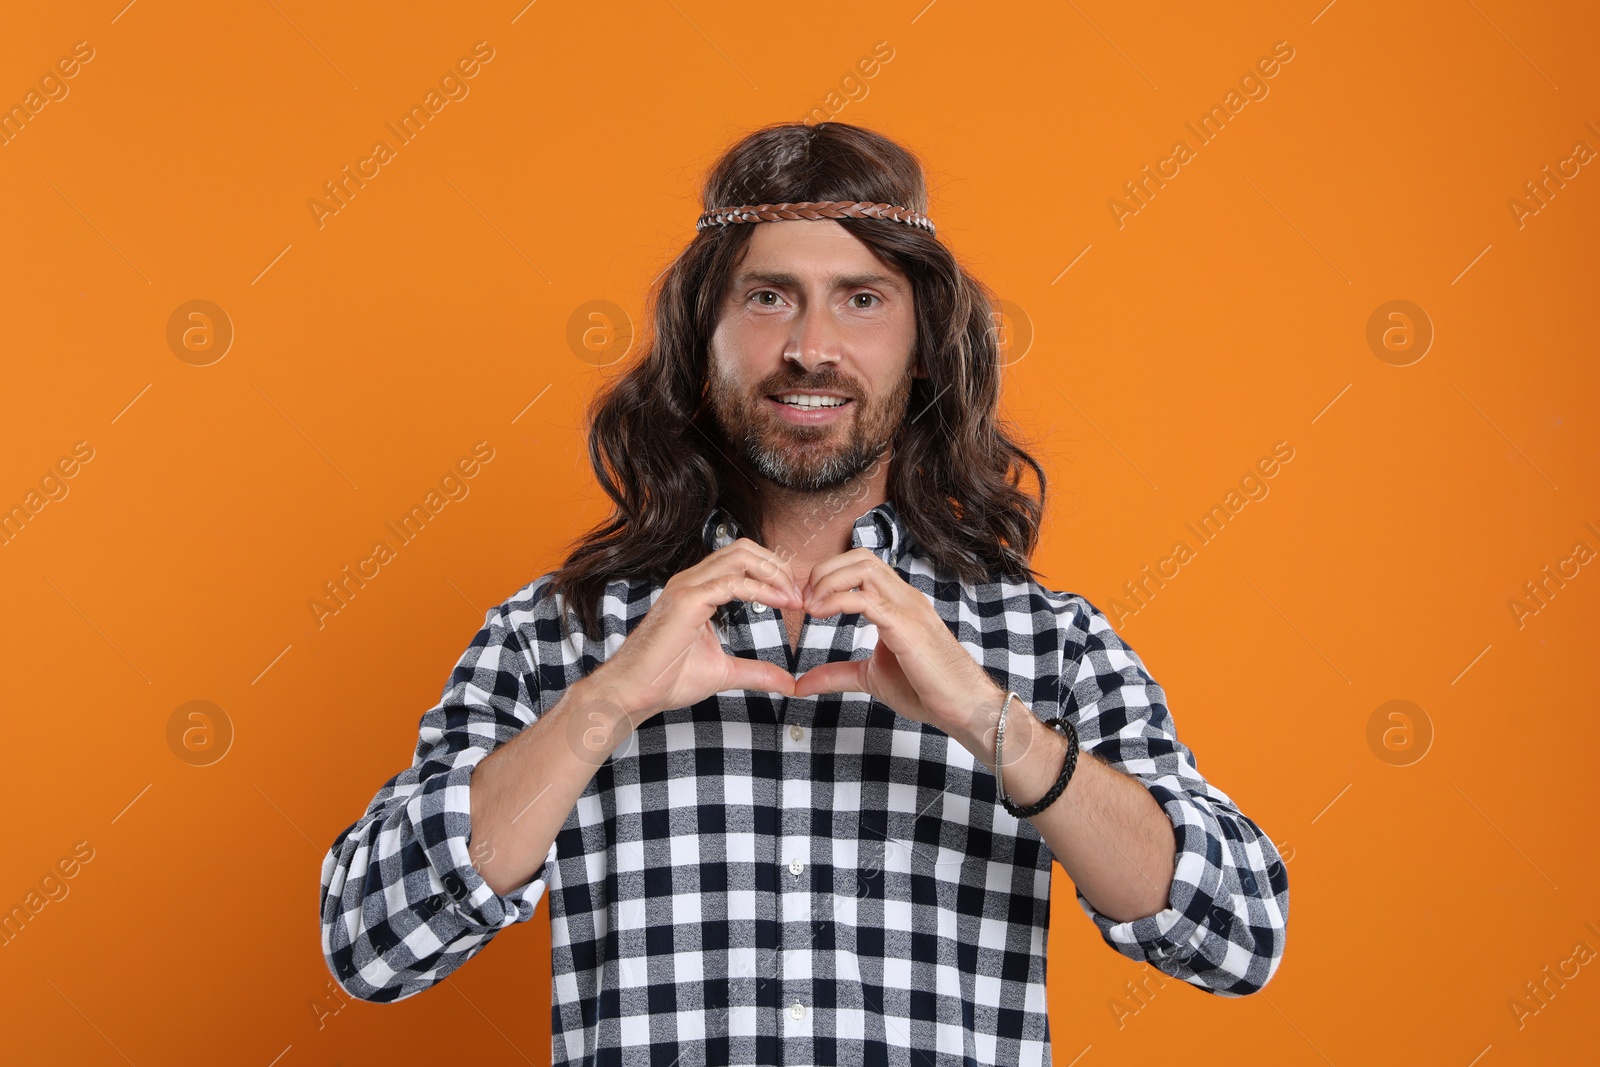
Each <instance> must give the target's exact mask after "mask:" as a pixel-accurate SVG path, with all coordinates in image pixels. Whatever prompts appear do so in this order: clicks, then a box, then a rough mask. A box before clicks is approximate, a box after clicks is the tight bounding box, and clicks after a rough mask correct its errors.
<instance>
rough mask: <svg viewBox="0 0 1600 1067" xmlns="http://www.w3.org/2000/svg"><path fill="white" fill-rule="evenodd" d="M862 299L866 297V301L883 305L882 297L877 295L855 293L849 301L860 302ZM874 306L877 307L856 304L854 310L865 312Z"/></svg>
mask: <svg viewBox="0 0 1600 1067" xmlns="http://www.w3.org/2000/svg"><path fill="white" fill-rule="evenodd" d="M862 297H866V298H867V299H868V300H876V301H877V302H878V303H879V304H881V303H883V297H881V296H879V295H878V294H877V293H856V294H855V295H854V296H852V297H851V298H850V299H851V300H860V299H861V298H862ZM876 306H877V304H866V305H862V304H856V305H855V308H856V310H858V311H865V310H867V308H870V307H876Z"/></svg>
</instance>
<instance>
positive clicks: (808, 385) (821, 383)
mask: <svg viewBox="0 0 1600 1067" xmlns="http://www.w3.org/2000/svg"><path fill="white" fill-rule="evenodd" d="M759 391H760V393H761V395H762V396H772V395H774V394H776V393H790V392H793V393H805V392H829V391H831V392H836V393H843V394H845V395H846V396H851V397H855V396H860V395H861V390H860V388H859V387H858V386H857V385H856V383H855V382H852V381H850V380H848V379H846V378H843V377H841V376H839V375H824V376H822V377H811V378H799V379H796V378H784V379H776V380H774V379H769V380H768V381H765V382H763V383H762V384H761V385H760V387H759Z"/></svg>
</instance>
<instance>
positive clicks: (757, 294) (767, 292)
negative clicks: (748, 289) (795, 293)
mask: <svg viewBox="0 0 1600 1067" xmlns="http://www.w3.org/2000/svg"><path fill="white" fill-rule="evenodd" d="M761 296H772V297H777V296H778V294H777V293H775V292H773V291H772V290H771V289H757V290H756V291H755V292H753V293H751V294H750V299H755V300H756V304H757V306H758V307H764V308H770V307H777V306H778V305H777V304H776V303H771V304H767V303H762V301H760V300H759V299H756V298H758V297H761ZM779 299H782V298H781V297H779Z"/></svg>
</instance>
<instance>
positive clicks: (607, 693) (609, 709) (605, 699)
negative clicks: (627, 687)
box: [567, 670, 653, 739]
mask: <svg viewBox="0 0 1600 1067" xmlns="http://www.w3.org/2000/svg"><path fill="white" fill-rule="evenodd" d="M567 694H568V697H567V698H568V699H569V700H571V701H572V703H573V705H574V709H573V710H574V711H576V712H577V713H579V714H580V715H581V716H582V718H583V719H584V721H586V722H595V721H596V719H595V716H597V715H598V716H599V717H600V718H599V721H600V722H603V723H604V724H605V725H606V726H607V727H608V728H609V729H610V730H611V732H612V735H613V736H614V737H617V738H618V739H620V738H621V737H622V736H623V735H625V734H628V733H631V732H632V731H633V729H634V727H635V726H636V725H637V724H638V723H640V722H643V721H644V720H645V719H648V718H649V717H650V716H651V714H653V712H650V711H648V710H646V709H644V708H639V707H635V706H634V705H632V704H631V703H629V702H628V701H627V699H626V696H625V694H624V693H623V692H622V690H620V689H618V688H616V687H614V686H612V685H610V684H609V683H608V681H607V679H606V678H604V677H603V676H602V675H601V674H600V672H599V671H598V670H596V671H594V672H592V673H590V674H588V675H585V676H584V677H582V678H580V679H578V680H577V681H576V682H574V683H573V684H572V685H570V686H568V687H567Z"/></svg>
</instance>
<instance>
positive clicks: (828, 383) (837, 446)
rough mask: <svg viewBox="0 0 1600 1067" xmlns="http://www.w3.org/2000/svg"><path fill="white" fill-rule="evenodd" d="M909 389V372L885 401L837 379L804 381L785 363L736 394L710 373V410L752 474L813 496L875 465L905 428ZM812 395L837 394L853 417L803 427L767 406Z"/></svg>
mask: <svg viewBox="0 0 1600 1067" xmlns="http://www.w3.org/2000/svg"><path fill="white" fill-rule="evenodd" d="M911 383H912V374H911V369H910V367H909V366H908V367H907V368H906V373H905V374H904V376H902V377H901V378H900V380H899V381H898V382H896V383H895V384H894V387H893V388H892V389H891V390H890V391H889V393H888V394H887V395H884V396H880V397H873V396H869V395H867V393H866V390H864V389H862V388H861V387H860V385H859V383H856V382H853V381H850V380H848V379H846V378H844V377H842V376H840V375H837V374H834V373H832V372H824V373H821V374H816V375H811V376H807V375H805V374H804V373H802V372H800V371H798V369H797V368H795V367H794V366H793V365H792V364H790V365H786V369H785V371H784V372H783V373H780V374H775V375H773V376H771V377H770V378H767V379H765V380H763V381H761V382H759V383H757V384H756V385H755V386H754V387H753V388H751V389H749V390H748V391H747V392H741V391H740V389H739V387H738V386H737V385H735V384H734V383H733V382H732V381H731V380H729V379H728V378H726V377H725V376H723V375H722V374H720V373H718V372H717V371H716V369H715V368H713V372H712V376H711V389H710V402H711V411H712V414H713V416H714V417H715V418H716V420H717V426H718V427H719V428H720V429H721V430H722V435H723V437H724V439H726V440H727V441H729V442H731V443H732V444H733V446H734V447H735V448H736V449H737V450H738V452H739V458H740V459H741V460H742V461H743V462H744V463H745V464H746V465H747V466H749V467H750V468H751V469H752V470H754V471H755V472H757V473H758V474H760V475H762V476H763V477H765V478H766V479H767V480H768V481H770V482H772V483H773V484H775V485H778V486H781V487H782V488H784V489H789V490H793V491H795V492H802V493H819V492H826V491H828V490H831V489H836V488H838V487H839V486H841V485H845V484H847V483H849V482H850V481H851V480H852V479H855V478H857V477H859V476H860V475H862V474H864V473H866V472H867V471H868V470H870V469H871V468H872V466H873V464H875V463H876V462H878V459H879V457H880V456H882V455H883V454H884V452H885V450H886V449H888V448H889V447H890V446H891V445H892V443H893V441H894V437H895V434H896V432H897V431H898V430H899V427H900V425H901V424H902V423H903V422H904V421H905V415H906V407H907V405H908V403H909V402H910V398H911ZM815 390H835V391H837V392H841V393H844V394H845V395H846V396H848V397H850V403H849V405H847V406H848V407H849V408H851V409H852V410H851V411H849V412H848V413H843V417H842V418H840V419H837V420H835V421H833V422H829V423H825V424H819V425H814V426H802V425H798V424H796V423H792V422H786V421H784V420H783V419H782V417H781V416H780V415H779V414H778V413H777V412H775V411H773V410H772V405H771V404H770V403H768V401H767V397H769V396H773V395H776V394H778V393H787V392H807V391H815Z"/></svg>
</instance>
